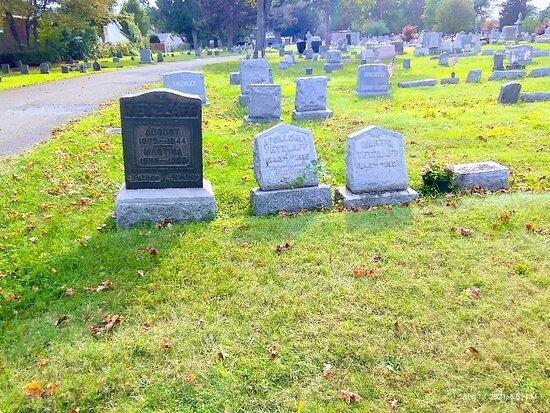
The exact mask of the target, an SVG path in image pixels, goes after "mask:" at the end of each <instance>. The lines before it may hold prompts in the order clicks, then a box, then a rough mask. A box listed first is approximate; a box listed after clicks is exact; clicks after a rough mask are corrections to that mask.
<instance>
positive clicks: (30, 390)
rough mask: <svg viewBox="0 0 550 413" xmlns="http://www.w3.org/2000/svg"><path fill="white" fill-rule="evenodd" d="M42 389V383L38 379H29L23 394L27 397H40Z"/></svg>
mask: <svg viewBox="0 0 550 413" xmlns="http://www.w3.org/2000/svg"><path fill="white" fill-rule="evenodd" d="M43 391H44V390H43V389H42V385H41V384H40V382H38V381H31V382H30V383H27V384H26V385H25V396H27V397H30V398H35V397H41V396H42V392H43Z"/></svg>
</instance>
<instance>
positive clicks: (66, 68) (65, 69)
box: [61, 65, 69, 74]
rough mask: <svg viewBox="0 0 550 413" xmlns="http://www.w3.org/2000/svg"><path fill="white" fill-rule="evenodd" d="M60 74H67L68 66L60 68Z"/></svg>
mask: <svg viewBox="0 0 550 413" xmlns="http://www.w3.org/2000/svg"><path fill="white" fill-rule="evenodd" d="M61 73H63V74H67V73H69V66H65V65H63V66H61Z"/></svg>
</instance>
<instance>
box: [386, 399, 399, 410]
mask: <svg viewBox="0 0 550 413" xmlns="http://www.w3.org/2000/svg"><path fill="white" fill-rule="evenodd" d="M388 406H389V408H390V409H397V407H398V406H399V402H398V401H397V399H395V398H393V399H390V400H388Z"/></svg>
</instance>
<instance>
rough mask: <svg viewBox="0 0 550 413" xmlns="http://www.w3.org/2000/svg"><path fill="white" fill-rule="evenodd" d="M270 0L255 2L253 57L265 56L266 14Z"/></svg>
mask: <svg viewBox="0 0 550 413" xmlns="http://www.w3.org/2000/svg"><path fill="white" fill-rule="evenodd" d="M269 1H270V0H257V2H256V26H257V29H256V47H255V49H254V59H258V58H260V57H264V56H265V32H266V27H265V25H266V16H267V10H268V5H267V3H268V2H269Z"/></svg>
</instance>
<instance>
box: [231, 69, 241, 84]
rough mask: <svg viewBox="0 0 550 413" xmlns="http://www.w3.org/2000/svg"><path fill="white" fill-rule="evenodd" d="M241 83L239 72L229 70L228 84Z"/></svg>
mask: <svg viewBox="0 0 550 413" xmlns="http://www.w3.org/2000/svg"><path fill="white" fill-rule="evenodd" d="M240 83H241V74H240V73H239V72H230V73H229V84H230V85H239V84H240Z"/></svg>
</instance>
